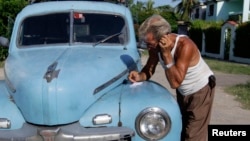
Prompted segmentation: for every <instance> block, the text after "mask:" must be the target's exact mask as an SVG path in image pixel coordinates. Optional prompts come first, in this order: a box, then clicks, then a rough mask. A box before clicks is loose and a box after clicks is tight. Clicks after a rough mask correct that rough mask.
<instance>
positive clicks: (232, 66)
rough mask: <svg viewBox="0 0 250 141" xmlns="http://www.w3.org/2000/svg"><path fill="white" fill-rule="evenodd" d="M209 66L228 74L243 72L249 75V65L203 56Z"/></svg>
mask: <svg viewBox="0 0 250 141" xmlns="http://www.w3.org/2000/svg"><path fill="white" fill-rule="evenodd" d="M205 61H206V62H207V64H208V65H209V67H210V68H211V69H212V70H214V71H219V72H223V73H229V74H245V75H250V65H246V64H239V63H234V62H228V61H221V60H216V59H209V58H205Z"/></svg>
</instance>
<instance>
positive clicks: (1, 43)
mask: <svg viewBox="0 0 250 141" xmlns="http://www.w3.org/2000/svg"><path fill="white" fill-rule="evenodd" d="M0 46H3V47H9V39H7V38H5V37H2V36H0Z"/></svg>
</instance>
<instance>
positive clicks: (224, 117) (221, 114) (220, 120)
mask: <svg viewBox="0 0 250 141" xmlns="http://www.w3.org/2000/svg"><path fill="white" fill-rule="evenodd" d="M145 60H146V58H142V63H145ZM215 76H216V79H217V86H216V90H215V98H214V104H213V109H212V117H211V122H210V124H248V125H250V110H245V109H243V108H242V105H241V103H240V102H238V101H236V100H235V97H234V96H232V95H230V94H227V93H225V92H224V90H223V89H224V87H226V86H231V85H235V84H240V83H241V84H242V83H246V82H247V81H250V75H232V74H224V73H219V72H215ZM2 79H4V73H3V69H2V68H0V80H2ZM151 79H152V80H154V81H156V82H158V83H160V84H162V85H163V86H165V87H166V88H168V89H169V91H170V92H172V94H173V96H175V90H173V89H171V88H170V87H169V85H168V82H167V80H166V78H165V75H164V72H163V69H162V68H161V66H160V65H158V66H157V69H156V72H155V75H154V76H153V77H152V78H151Z"/></svg>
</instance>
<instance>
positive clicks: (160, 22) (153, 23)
mask: <svg viewBox="0 0 250 141" xmlns="http://www.w3.org/2000/svg"><path fill="white" fill-rule="evenodd" d="M147 33H152V34H153V36H154V38H155V39H156V40H157V41H159V40H160V39H161V37H162V36H163V35H165V34H168V33H171V26H170V24H169V23H168V22H167V20H165V19H164V18H163V17H162V16H160V15H157V14H154V15H152V16H150V17H149V18H147V19H146V20H145V21H144V22H143V23H142V24H141V25H140V27H139V30H138V34H139V39H140V40H142V41H144V40H145V35H146V34H147Z"/></svg>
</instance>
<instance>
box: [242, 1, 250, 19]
mask: <svg viewBox="0 0 250 141" xmlns="http://www.w3.org/2000/svg"><path fill="white" fill-rule="evenodd" d="M249 6H250V0H244V2H243V15H242V22H246V21H249V20H250V17H249V15H250V7H249Z"/></svg>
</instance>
